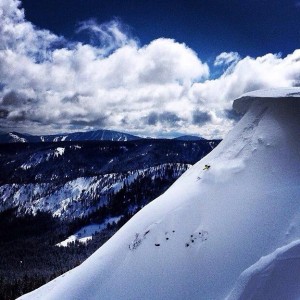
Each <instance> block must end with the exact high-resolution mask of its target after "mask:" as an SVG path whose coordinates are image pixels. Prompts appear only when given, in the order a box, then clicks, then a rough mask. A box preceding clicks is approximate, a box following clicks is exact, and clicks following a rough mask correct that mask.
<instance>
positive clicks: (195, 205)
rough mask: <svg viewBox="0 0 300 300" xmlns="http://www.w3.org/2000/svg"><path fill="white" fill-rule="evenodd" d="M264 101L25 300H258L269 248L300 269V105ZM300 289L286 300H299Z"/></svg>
mask: <svg viewBox="0 0 300 300" xmlns="http://www.w3.org/2000/svg"><path fill="white" fill-rule="evenodd" d="M293 91H294V92H298V91H299V89H295V90H293ZM281 92H282V91H281ZM281 92H280V93H281ZM271 96H273V94H272V95H271ZM271 96H270V97H271ZM254 97H256V96H255V95H254ZM264 97H265V98H266V99H264ZM264 97H263V98H262V99H259V101H258V100H257V99H253V101H251V103H252V104H251V106H250V107H249V109H248V111H247V113H246V114H245V116H244V117H243V118H242V120H241V121H240V122H239V123H238V124H237V126H236V127H235V128H234V130H232V131H231V132H230V133H229V135H228V136H227V137H226V138H225V139H224V140H223V141H222V142H221V143H220V145H219V146H218V147H217V148H215V149H214V150H213V151H212V152H211V153H210V154H208V155H207V156H206V157H205V158H204V159H202V160H201V161H200V162H198V163H197V164H196V165H194V166H193V167H192V168H191V169H189V170H188V171H187V172H186V173H185V174H184V175H183V176H181V177H180V178H179V179H178V180H177V181H176V183H175V184H173V186H171V188H170V189H169V190H168V191H167V192H165V194H163V195H162V196H160V197H159V198H157V199H156V200H154V201H153V202H151V203H150V204H149V205H147V206H146V207H145V208H144V209H142V210H141V211H140V212H139V213H138V214H136V215H135V216H134V217H133V218H132V219H131V220H130V221H129V222H128V223H127V224H126V225H125V226H123V227H122V228H121V229H120V230H119V231H118V232H117V233H116V234H115V235H114V236H113V237H112V238H111V239H110V240H109V241H108V242H107V243H106V244H104V245H103V246H102V247H101V248H100V249H99V250H98V251H96V252H95V253H94V254H93V255H92V256H91V257H90V258H89V259H87V260H86V261H85V262H84V263H83V264H82V265H80V266H79V267H77V268H75V269H73V270H71V271H69V272H67V273H66V274H64V275H62V276H60V277H58V278H56V279H55V280H53V281H51V282H50V283H48V284H46V285H45V286H43V287H41V288H40V289H38V290H36V291H34V292H32V293H30V294H27V295H26V296H23V297H22V299H45V300H46V299H59V300H63V299H72V300H75V299H111V300H112V299H131V300H132V299H180V300H181V299H203V300H209V299H225V298H226V297H227V296H228V295H231V296H230V297H233V298H230V299H249V298H247V297H248V296H247V295H250V294H248V292H247V291H249V289H251V288H252V287H253V288H257V286H256V285H255V282H254V284H252V283H251V280H254V281H255V276H256V275H255V274H260V271H257V273H251V272H250V274H253V275H249V276H248V275H247V276H248V277H247V278H246V279H247V280H248V281H247V280H246V281H247V282H246V281H245V280H244V279H243V278H245V275H243V274H245V273H243V271H244V270H246V269H248V268H250V267H251V266H253V265H254V264H255V263H256V262H257V261H259V259H260V258H261V257H262V256H266V255H269V254H270V255H271V258H270V261H274V265H276V266H277V265H278V263H277V262H278V260H276V259H275V260H274V257H280V256H281V255H283V256H284V253H287V256H288V257H289V258H290V260H291V263H289V266H292V265H293V264H292V261H293V259H295V262H297V263H295V266H298V265H299V264H298V257H299V254H300V249H299V247H297V246H296V244H293V241H295V240H298V239H299V238H300V199H299V198H300V197H299V196H300V139H299V131H300V119H299V116H300V101H295V99H296V98H295V99H292V100H291V99H290V98H282V99H281V101H279V100H278V99H276V101H274V100H273V99H270V97H269V96H268V95H267V96H264ZM243 99H244V98H241V99H240V100H238V101H237V102H235V106H240V107H241V105H242V104H243V103H244V100H243ZM297 100H298V99H297ZM239 102H241V103H239ZM205 165H208V166H210V167H209V168H205ZM290 243H292V244H290ZM288 244H290V246H287V248H281V247H284V245H288ZM294 245H295V247H294ZM278 248H281V249H279V250H277V251H276V249H278ZM282 249H283V250H282ZM290 249H292V250H290ZM274 251H275V254H271V253H273V252H274ZM282 251H283V252H282ZM286 251H287V252H286ZM291 251H292V252H293V251H294V252H295V253H294V252H293V255H290V253H292V252H291ZM281 253H283V254H281ZM259 264H260V267H259V268H256V267H254V269H257V270H262V272H263V270H264V269H265V266H266V264H265V262H263V263H259ZM296 269H297V267H296ZM276 270H277V273H278V274H280V272H281V268H280V267H279V268H277V269H276ZM282 271H284V269H282ZM297 272H298V273H299V272H300V266H299V270H298V269H297ZM242 273H243V274H242ZM240 274H242V275H241V277H242V279H241V278H240ZM246 274H249V272H248V273H247V271H246ZM261 274H262V273H261ZM265 274H266V276H269V274H272V273H268V272H266V273H265ZM286 274H287V275H286V276H294V272H292V273H289V272H287V273H286ZM253 276H254V277H253ZM257 276H259V275H257ZM239 278H240V279H239ZM251 278H252V279H251ZM256 278H258V277H256ZM241 280H244V281H243V285H242V284H240V282H241ZM249 280H250V281H249ZM249 282H250V283H249ZM252 282H253V281H252ZM270 282H276V278H275V279H274V278H273V277H271V278H270ZM288 282H289V281H288V280H287V289H289V288H290V286H289V285H288ZM234 288H236V290H234ZM244 288H245V289H247V290H245V291H244V290H243V289H244ZM264 289H265V292H264V293H263V294H262V295H274V294H272V291H271V292H270V291H268V289H272V285H270V286H268V285H265V286H264ZM234 291H238V292H236V293H235V294H233V293H234ZM294 291H295V293H294V294H290V295H292V296H291V297H289V298H285V299H299V298H300V293H299V289H294ZM269 292H270V293H269ZM256 295H259V294H256ZM285 295H288V294H287V293H286V294H285ZM234 297H235V298H234ZM251 299H252V298H251ZM253 299H264V300H265V299H271V298H259V296H257V297H256V298H253ZM272 299H274V298H272Z"/></svg>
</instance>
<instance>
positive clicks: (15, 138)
mask: <svg viewBox="0 0 300 300" xmlns="http://www.w3.org/2000/svg"><path fill="white" fill-rule="evenodd" d="M9 135H10V136H11V137H12V138H13V141H14V142H20V143H26V142H27V141H26V139H24V138H22V137H20V136H17V135H16V134H14V133H12V132H10V133H9Z"/></svg>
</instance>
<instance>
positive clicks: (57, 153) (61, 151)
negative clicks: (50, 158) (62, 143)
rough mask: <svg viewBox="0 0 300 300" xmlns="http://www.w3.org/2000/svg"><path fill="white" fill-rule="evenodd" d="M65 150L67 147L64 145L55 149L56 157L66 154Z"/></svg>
mask: <svg viewBox="0 0 300 300" xmlns="http://www.w3.org/2000/svg"><path fill="white" fill-rule="evenodd" d="M64 152H65V148H63V147H57V148H56V149H55V152H54V156H55V157H58V156H61V155H63V154H64Z"/></svg>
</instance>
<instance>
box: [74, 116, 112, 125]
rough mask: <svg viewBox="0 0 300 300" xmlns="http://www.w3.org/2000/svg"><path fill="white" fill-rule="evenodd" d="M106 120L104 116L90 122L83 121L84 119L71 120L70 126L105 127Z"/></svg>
mask: <svg viewBox="0 0 300 300" xmlns="http://www.w3.org/2000/svg"><path fill="white" fill-rule="evenodd" d="M107 121H108V118H107V117H106V116H101V117H98V118H96V119H92V120H84V119H81V120H80V119H77V120H76V119H75V120H71V122H70V125H71V126H75V127H77V126H78V127H80V126H93V127H95V128H99V127H105V126H106V125H107Z"/></svg>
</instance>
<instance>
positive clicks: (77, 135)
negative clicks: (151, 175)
mask: <svg viewBox="0 0 300 300" xmlns="http://www.w3.org/2000/svg"><path fill="white" fill-rule="evenodd" d="M139 139H141V138H140V137H138V136H134V135H131V134H127V133H123V132H118V131H112V130H105V129H101V130H95V131H87V132H73V133H64V134H53V135H29V134H24V133H18V132H9V133H2V134H1V133H0V143H2V144H3V143H38V142H60V141H133V140H139Z"/></svg>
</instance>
